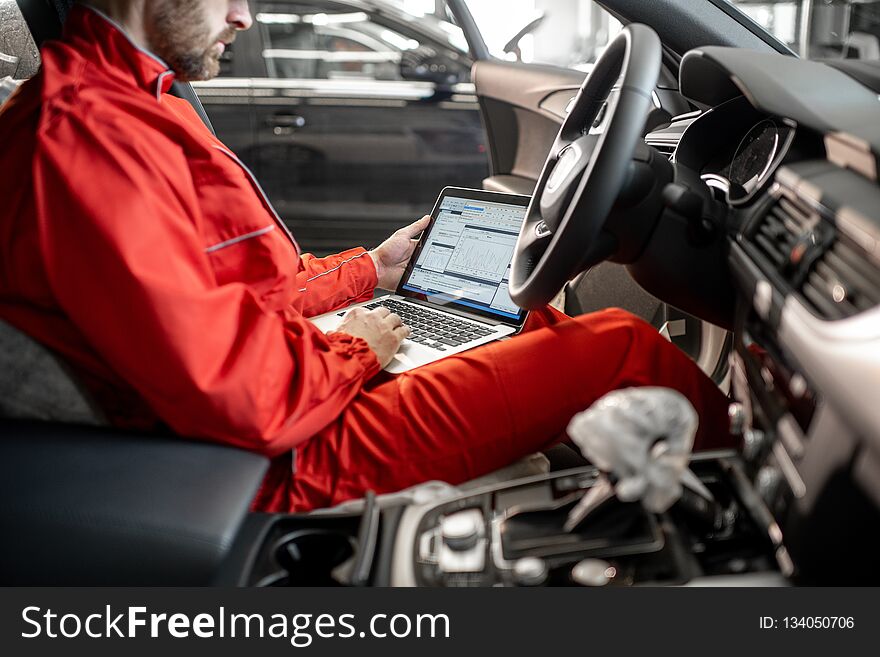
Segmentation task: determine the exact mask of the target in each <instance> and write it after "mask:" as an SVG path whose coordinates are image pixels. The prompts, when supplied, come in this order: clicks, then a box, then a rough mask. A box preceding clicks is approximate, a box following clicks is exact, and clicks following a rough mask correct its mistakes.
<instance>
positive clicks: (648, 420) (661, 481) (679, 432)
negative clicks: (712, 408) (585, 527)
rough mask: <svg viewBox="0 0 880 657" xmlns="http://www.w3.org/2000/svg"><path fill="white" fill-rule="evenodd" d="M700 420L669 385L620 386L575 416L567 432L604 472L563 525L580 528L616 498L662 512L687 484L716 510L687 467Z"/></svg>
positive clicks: (708, 493) (707, 494)
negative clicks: (599, 508)
mask: <svg viewBox="0 0 880 657" xmlns="http://www.w3.org/2000/svg"><path fill="white" fill-rule="evenodd" d="M697 423H698V418H697V413H696V411H695V410H694V407H693V406H691V404H690V402H689V401H688V400H687V399H686V398H685V397H684V396H683V395H682V394H680V393H678V392H676V391H675V390H670V389H668V388H628V389H625V390H618V391H615V392H612V393H609V394H607V395H605V396H604V397H602V398H601V399H600V400H598V401H597V402H596V403H595V404H593V405H592V406H591V407H590V408H589V409H587V410H586V411H584V412H583V413H579V414H577V415H575V416H574V418H572V420H571V422H570V423H569V425H568V435H569V437H570V438H571V439H572V440H573V441H574V443H575V444H576V445H577V446H578V447H579V448H580V450H581V452H583V454H584V456H585V457H586V458H587V459H589V460H590V461H591V462H592V463H593V465H595V466H596V467H597V468H598V469H599V470H600V471H601V473H602V474H601V475H600V477H599V478H598V480H597V481H596V483H595V484H594V485H593V487H592V488H590V490H588V491H587V493H586V494H585V495H584V496H583V497H582V498H581V500H580V502H579V503H578V504H577V505H576V506H575V507H574V508H573V509H572V510H571V512H570V513H569V516H568V519H567V520H566V522H565V525H564V529H565V530H566V531H569V532H570V531H572V530H573V529H575V528H577V527H578V526H579V525H580V524H581V523H582V522H583V521H584V520H586V519H587V518H588V517H589V516H590V514H591V513H593V511H595V510H596V509H597V508H598V507H599V506H601V504H602V503H603V502H605V501H607V500H609V499H611V498H613V497H617V498H618V499H620V500H621V501H623V502H634V501H637V500H640V501H641V502H642V504H644V506H645V508H646V509H648V511H651V512H652V513H662V512H664V511H666V510H667V509H668V508H669V507H670V506H672V505H673V504H674V503H675V502H676V501H677V500H678V499H679V498H680V497H681V496H682V486H683V485H684V486H687V487H688V488H689V489H690V490H692V491H693V492H694V493H696V494H697V495H699V496H700V497H702V498H704V499H705V500H706V501H707V502H708V503H709V504H710V505H711V507H713V508H714V506H715V501H714V499H713V497H712V494H711V493H710V492H709V490H708V489H707V488H706V487H705V486H704V485H703V484H702V482H701V481H700V480H699V479H697V477H696V475H694V473H693V472H691V471H690V469H689V468H688V460H689V457H690V454H691V449H692V448H693V444H694V435H695V434H696V431H697Z"/></svg>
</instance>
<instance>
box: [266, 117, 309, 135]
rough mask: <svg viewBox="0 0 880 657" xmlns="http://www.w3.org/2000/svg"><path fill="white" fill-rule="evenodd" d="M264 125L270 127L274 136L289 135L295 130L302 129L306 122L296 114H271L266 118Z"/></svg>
mask: <svg viewBox="0 0 880 657" xmlns="http://www.w3.org/2000/svg"><path fill="white" fill-rule="evenodd" d="M266 125H268V126H269V127H271V128H272V132H274V133H275V134H276V135H289V134H292V133H293V132H294V131H295V130H299V129H300V128H304V127H305V126H306V120H305V119H304V118H303V117H301V116H299V115H298V114H273V115H272V116H269V117H267V118H266Z"/></svg>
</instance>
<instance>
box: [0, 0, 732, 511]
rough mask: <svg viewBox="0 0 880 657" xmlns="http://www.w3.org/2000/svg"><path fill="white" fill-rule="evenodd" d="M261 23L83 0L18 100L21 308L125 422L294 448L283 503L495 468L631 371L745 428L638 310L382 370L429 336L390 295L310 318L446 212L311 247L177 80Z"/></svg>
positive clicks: (277, 476)
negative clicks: (366, 240)
mask: <svg viewBox="0 0 880 657" xmlns="http://www.w3.org/2000/svg"><path fill="white" fill-rule="evenodd" d="M250 24H251V17H250V14H249V11H248V6H247V2H245V1H243V0H150V1H146V0H100V1H99V0H92V1H91V2H88V3H84V4H82V5H76V6H75V7H74V8H73V10H72V11H71V13H70V15H69V17H68V19H67V23H66V26H65V32H64V36H63V38H62V39H61V40H59V41H54V42H49V43H47V44H46V45H45V46H44V48H43V50H42V61H43V66H42V71H41V72H40V73H39V74H38V75H37V76H36V77H35V78H33V79H32V80H30V81H28V82H27V83H25V84H24V85H23V86H22V88H21V89H20V90H19V91H18V92H17V93H16V94H15V95H14V96H13V98H12V99H11V100H10V101H9V103H8V104H7V105H6V106H5V107H4V109H3V110H2V113H0V143H2V144H4V148H3V150H2V153H0V170H2V171H3V176H0V195H2V197H3V198H4V199H6V202H5V203H4V205H3V206H2V207H0V319H3V320H4V321H7V322H9V323H11V324H13V325H15V326H16V327H18V328H19V329H21V330H23V331H25V332H26V333H28V334H30V335H31V336H32V337H34V338H35V339H37V340H39V341H40V342H42V343H43V344H44V345H46V346H48V347H49V348H50V349H52V350H54V351H55V352H56V353H58V354H59V355H60V356H61V357H62V358H63V359H64V360H65V361H66V362H67V363H68V364H69V365H70V366H71V368H72V369H73V370H74V372H75V373H76V374H77V375H78V377H79V379H80V380H81V381H82V382H83V384H84V385H85V387H86V388H87V389H88V390H89V391H90V392H91V393H92V394H93V396H94V397H95V399H96V400H97V401H98V403H99V405H100V407H101V408H102V410H103V411H104V412H105V414H106V415H107V417H108V419H109V421H110V422H112V423H113V424H114V425H117V426H120V427H129V428H141V429H152V430H155V428H156V427H157V426H161V425H164V426H167V427H168V428H170V429H171V430H173V431H174V432H175V433H177V434H180V435H183V436H190V437H197V438H203V439H206V440H212V441H217V442H222V443H226V444H230V445H235V446H238V447H241V448H245V449H251V450H255V451H259V452H261V453H264V454H266V455H268V456H270V457H272V459H273V461H272V467H271V469H270V472H269V474H268V475H267V478H266V480H265V481H264V485H263V487H262V490H261V491H260V493H259V495H258V497H257V499H256V500H255V502H254V507H255V508H257V509H260V510H270V511H278V510H306V509H311V508H315V507H320V506H326V505H330V504H334V503H337V502H341V501H344V500H346V499H350V498H353V497H359V496H361V495H363V494H364V493H365V492H366V491H367V490H370V489H372V490H375V491H377V492H389V491H394V490H397V489H400V488H403V487H406V486H409V485H412V484H416V483H419V482H421V481H425V480H428V479H442V480H445V481H448V482H451V483H458V482H461V481H464V480H467V479H470V478H473V477H476V476H478V475H481V474H484V473H486V472H488V471H490V470H493V469H496V468H499V467H501V466H503V465H506V464H507V463H510V462H511V461H513V460H515V459H516V458H518V457H520V456H523V455H525V454H527V453H529V452H532V451H535V450H537V449H540V448H542V447H544V446H545V445H547V444H550V443H552V442H553V441H556V440H558V439H559V438H560V437H561V436H562V434H563V431H564V427H565V426H566V424H567V422H568V420H569V419H570V418H571V417H572V415H573V414H574V413H576V412H578V411H580V410H583V409H584V408H586V407H587V406H589V405H590V404H591V403H592V402H593V401H594V400H595V399H597V398H598V397H600V396H601V395H603V394H604V393H606V392H608V391H609V390H612V389H615V388H620V387H625V386H635V385H646V384H651V385H663V386H669V387H672V388H675V389H677V390H679V391H681V392H683V393H684V394H685V395H686V396H687V397H688V398H689V399H690V400H691V401H692V402H693V404H694V406H695V407H696V408H697V410H698V411H699V413H700V416H701V428H700V434H699V435H698V437H697V444H698V446H700V445H701V446H708V445H709V444H710V442H712V441H714V442H716V443H717V442H718V440H719V438H720V437H722V436H724V435H726V431H725V429H724V426H725V424H726V410H727V403H726V398H725V397H724V396H723V395H722V394H721V393H720V392H719V391H718V389H717V388H716V387H715V386H714V385H713V384H712V382H711V381H710V380H709V379H708V378H706V377H705V376H703V375H702V373H701V372H700V371H699V370H698V369H697V367H696V366H695V365H694V364H693V363H692V362H691V361H690V360H688V359H687V358H686V357H685V356H684V355H683V354H682V353H681V352H680V351H678V350H677V349H676V348H675V347H673V346H672V345H670V344H669V343H668V342H666V341H664V340H663V339H662V338H661V337H660V336H659V335H658V334H657V332H656V331H655V330H653V329H652V328H651V327H650V326H649V325H647V324H645V323H644V322H641V321H640V320H638V319H636V318H634V317H632V316H630V315H627V314H626V313H623V312H621V311H605V312H603V313H597V314H595V315H589V316H584V317H578V318H575V319H569V318H566V317H564V316H562V315H561V314H559V313H556V312H555V311H551V310H549V309H548V310H546V311H543V312H536V313H533V314H532V316H531V317H530V319H529V322H528V324H527V326H526V330H525V331H524V333H523V335H520V336H517V337H516V338H514V339H512V340H509V341H504V342H496V343H494V344H492V345H489V346H485V347H482V348H479V349H475V350H472V351H470V352H465V353H463V354H459V355H456V356H452V357H449V358H446V359H444V360H441V361H438V362H436V363H432V364H431V365H427V366H425V367H422V368H418V369H416V370H413V371H411V372H408V373H406V374H403V375H400V376H398V377H390V376H386V375H381V374H379V371H380V369H381V368H382V367H383V366H384V365H386V364H387V363H388V362H389V361H390V360H391V358H392V357H393V355H394V353H395V352H396V350H397V348H398V347H399V345H400V343H401V341H402V340H403V339H404V338H405V337H406V336H407V334H408V329H407V328H406V327H405V326H403V325H402V323H401V320H400V318H399V317H398V316H396V315H394V314H391V313H389V311H388V310H385V309H381V308H380V309H377V310H373V311H369V312H368V311H363V310H358V311H354V312H352V313H350V314H349V316H348V317H347V318H346V320H345V322H344V323H343V324H342V326H340V328H339V329H338V331H336V332H334V333H330V334H328V335H324V334H323V333H321V332H320V331H318V330H317V329H316V328H315V327H314V326H313V325H312V324H311V323H310V322H309V321H308V320H307V319H306V318H307V317H309V316H314V315H317V314H320V313H323V312H327V311H330V310H333V309H337V308H341V307H344V306H346V305H348V304H350V303H352V302H357V301H361V300H365V299H369V298H370V297H371V295H372V294H373V290H374V288H376V287H377V286H380V287H383V288H390V289H394V288H395V287H396V284H397V281H398V280H399V278H400V275H401V273H402V271H403V268H404V266H405V264H406V262H407V260H408V258H409V256H410V254H411V252H412V249H413V240H412V238H413V237H415V236H416V235H417V234H418V233H419V232H420V231H421V230H422V229H423V228H424V227H425V225H426V221H425V220H421V221H418V222H416V223H415V224H413V225H411V226H409V227H408V228H404V229H402V230H400V231H398V232H397V233H395V234H394V235H393V236H392V237H391V238H389V239H388V240H387V241H386V242H384V243H383V244H382V245H380V246H379V247H377V248H376V249H374V250H372V251H366V250H364V249H352V250H350V251H346V252H344V253H341V254H338V255H335V256H330V257H328V258H315V257H313V256H311V255H309V254H301V253H300V252H299V248H298V246H297V244H296V241H295V240H294V238H293V236H291V235H290V234H289V233H288V232H287V230H286V228H285V227H284V225H283V224H282V223H281V221H280V220H279V219H278V217H277V215H276V214H275V213H274V211H273V210H272V208H271V206H270V204H269V202H268V200H267V199H266V197H265V196H264V195H263V193H262V190H261V189H260V187H259V185H258V184H257V182H256V180H254V178H253V176H252V175H251V174H250V172H249V171H248V170H247V169H246V168H245V167H244V166H243V165H242V163H241V161H240V160H239V159H238V158H237V157H236V156H235V154H234V153H232V152H231V151H230V150H229V149H228V148H226V146H224V145H223V144H222V143H221V142H220V141H219V140H217V139H216V138H215V137H214V136H213V135H212V134H211V133H210V131H208V130H207V129H206V127H205V125H204V124H203V123H202V122H201V121H200V119H199V117H198V116H197V114H196V113H195V111H194V110H193V109H192V107H191V106H190V105H189V104H188V103H186V102H185V101H183V100H180V99H178V98H175V97H172V96H170V95H168V93H167V92H168V89H169V87H170V86H171V83H172V80H174V79H178V80H181V81H188V80H202V79H207V78H210V77H213V76H215V75H217V73H218V71H219V58H220V55H221V54H222V52H223V50H224V49H225V48H226V46H227V45H228V44H229V43H231V42H232V40H233V39H234V38H235V33H236V32H237V31H238V30H243V29H247V28H248V27H249V26H250ZM206 494H210V492H209V491H206Z"/></svg>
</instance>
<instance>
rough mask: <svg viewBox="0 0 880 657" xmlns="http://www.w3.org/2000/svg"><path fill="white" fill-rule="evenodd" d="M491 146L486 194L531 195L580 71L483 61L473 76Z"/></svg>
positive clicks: (479, 62) (576, 83) (580, 76)
mask: <svg viewBox="0 0 880 657" xmlns="http://www.w3.org/2000/svg"><path fill="white" fill-rule="evenodd" d="M471 75H472V77H473V80H474V86H475V89H476V93H477V97H478V98H479V101H480V109H481V111H482V112H483V120H484V122H485V125H486V134H487V138H488V143H489V153H490V162H491V165H492V174H491V176H490V177H489V178H487V179H486V180H484V181H483V186H484V187H485V188H486V189H491V190H495V191H508V192H515V193H531V192H532V190H533V189H534V185H535V182H536V181H537V179H538V176H539V175H540V173H541V168H542V167H543V165H544V160H545V159H546V156H547V152H548V151H549V150H550V146H551V145H552V144H553V140H554V139H555V138H556V133H557V132H558V131H559V126H560V125H561V123H562V121H563V119H564V117H565V108H566V107H567V106H568V104H569V102H570V101H571V99H573V98H574V97H575V95H576V94H577V91H578V89H579V88H580V86H581V84H582V83H583V81H584V76H585V74H584V73H583V72H580V71H574V70H571V69H563V68H558V67H555V66H540V65H529V64H521V63H518V62H502V61H497V60H481V61H478V62H476V63H475V64H474V67H473V69H472V71H471Z"/></svg>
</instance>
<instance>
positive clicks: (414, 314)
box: [364, 299, 494, 351]
mask: <svg viewBox="0 0 880 657" xmlns="http://www.w3.org/2000/svg"><path fill="white" fill-rule="evenodd" d="M379 306H385V307H386V308H388V310H390V311H391V312H393V313H397V314H398V315H400V318H401V319H402V320H403V323H404V324H406V325H407V326H408V327H409V328H410V330H411V331H412V333H411V334H410V336H409V338H408V339H409V340H411V341H413V342H417V343H419V344H424V345H427V346H429V347H432V348H434V349H437V350H438V351H446V350H447V349H449V348H450V347H459V346H461V345H463V344H466V343H468V342H471V341H473V340H476V339H478V338H482V337H485V336H487V335H491V334H492V333H494V331H493V330H492V329H489V328H484V327H482V326H480V325H478V324H473V323H471V322H466V321H464V320H460V319H456V318H455V317H452V316H451V315H447V314H446V313H440V312H437V311H434V310H429V309H428V308H422V307H421V306H417V305H415V304H410V303H401V302H400V301H397V300H396V299H385V300H384V301H377V302H375V303H369V304H366V305H365V306H364V308H368V309H370V310H373V309H374V308H378V307H379Z"/></svg>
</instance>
